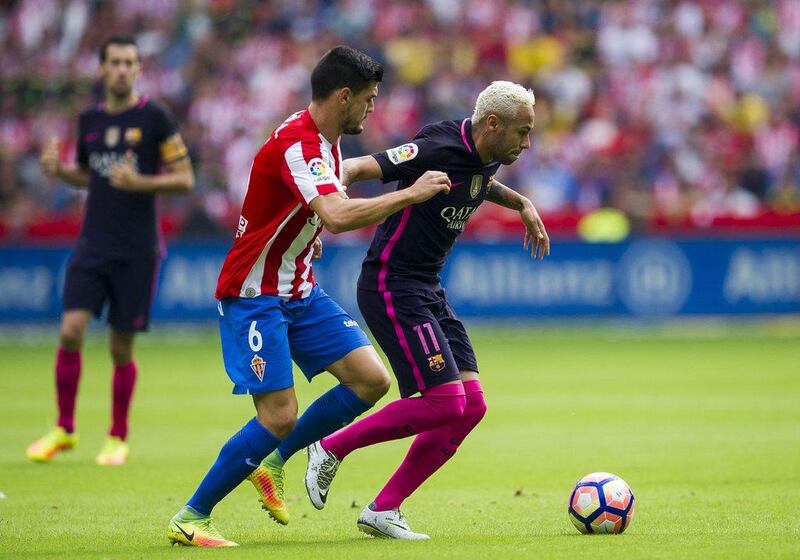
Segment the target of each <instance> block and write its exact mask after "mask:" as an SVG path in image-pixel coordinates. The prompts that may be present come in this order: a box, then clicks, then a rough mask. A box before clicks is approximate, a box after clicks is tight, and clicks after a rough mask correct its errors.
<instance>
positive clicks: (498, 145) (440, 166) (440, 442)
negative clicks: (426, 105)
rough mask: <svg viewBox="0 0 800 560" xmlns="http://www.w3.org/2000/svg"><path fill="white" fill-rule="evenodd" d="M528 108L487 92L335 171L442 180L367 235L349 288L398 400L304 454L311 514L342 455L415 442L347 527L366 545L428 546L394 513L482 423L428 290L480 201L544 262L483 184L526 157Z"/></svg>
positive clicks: (403, 180) (517, 96)
mask: <svg viewBox="0 0 800 560" xmlns="http://www.w3.org/2000/svg"><path fill="white" fill-rule="evenodd" d="M534 103H535V98H534V96H533V92H532V91H530V90H527V89H525V88H524V87H522V86H520V85H518V84H513V83H511V82H493V83H492V84H491V85H490V86H488V87H487V88H486V89H485V90H484V91H483V92H482V93H481V94H480V95H479V96H478V99H477V102H476V104H475V111H474V113H473V115H472V118H467V119H463V120H460V121H443V122H438V123H434V124H431V125H428V126H426V127H425V128H423V129H422V130H421V131H420V132H419V134H418V135H417V136H416V138H414V139H413V140H412V141H411V142H409V143H407V144H404V145H402V146H400V147H398V148H393V149H390V150H387V151H386V152H381V153H377V154H373V155H372V156H365V157H361V158H356V159H353V160H347V161H346V162H345V170H346V175H347V177H346V179H345V182H346V183H347V184H350V183H351V182H354V181H358V180H363V179H376V178H382V179H383V180H384V181H385V182H388V181H399V186H398V189H399V190H400V191H402V190H403V189H405V188H407V187H408V185H410V184H411V183H413V181H414V180H415V178H416V177H419V176H420V175H422V174H423V173H425V172H428V171H429V170H432V169H435V170H439V171H443V172H446V173H447V174H448V176H449V177H450V180H451V181H452V187H451V189H450V191H448V192H446V193H440V194H439V195H437V196H435V197H433V198H431V199H430V200H428V201H426V202H424V203H422V204H419V205H417V206H414V207H408V208H406V209H405V210H403V211H401V212H397V213H396V214H394V215H392V216H390V217H389V218H387V220H386V221H385V222H383V223H382V224H381V225H380V226H379V227H378V229H377V231H376V233H375V236H374V238H373V241H372V245H371V246H370V249H369V252H368V253H367V256H366V258H365V259H364V263H363V266H362V269H361V276H360V278H359V281H358V305H359V309H360V310H361V313H362V315H363V316H364V319H365V320H366V322H367V325H368V326H369V328H370V331H371V332H372V334H373V336H374V337H375V339H376V340H377V341H378V344H380V346H381V348H382V349H383V350H384V352H385V353H386V356H387V357H388V358H389V361H390V363H391V364H392V369H393V370H394V374H395V376H396V377H397V381H398V385H399V388H400V395H401V397H403V398H401V399H400V400H397V401H394V402H392V403H389V404H388V405H387V406H385V407H384V408H382V409H381V410H379V411H378V412H376V413H374V414H372V415H370V416H368V417H366V418H364V419H362V420H360V421H358V422H356V423H354V424H351V425H350V426H348V427H346V428H344V429H342V430H340V431H338V432H336V433H334V434H333V435H331V436H328V437H327V438H324V439H323V440H322V441H321V442H319V443H315V444H314V445H312V446H310V447H309V449H308V457H309V458H308V467H307V470H306V488H307V490H308V493H309V497H310V498H311V501H312V503H313V504H314V506H315V507H317V508H318V509H322V508H323V507H324V505H325V502H326V499H327V495H328V491H329V488H330V484H331V481H332V479H333V477H334V475H335V474H336V471H337V469H338V467H339V464H340V462H341V461H342V460H344V459H345V457H347V456H348V455H349V454H350V453H351V452H353V451H354V450H356V449H359V448H362V447H366V446H368V445H374V444H376V443H380V442H382V441H388V440H393V439H399V438H403V437H409V436H412V435H416V438H415V439H414V441H413V443H412V444H411V447H410V449H409V451H408V454H407V455H406V458H405V460H404V461H403V463H402V464H401V465H400V467H399V468H398V469H397V471H396V472H395V473H394V475H393V476H392V477H391V479H390V480H389V481H388V483H387V484H386V486H385V487H384V488H383V490H381V492H380V493H379V494H378V496H377V497H376V498H375V500H374V501H373V502H372V503H371V504H370V505H368V506H367V507H366V508H364V510H363V511H362V512H361V515H360V516H359V518H358V527H359V528H360V529H361V530H362V531H364V532H366V533H368V534H370V535H374V536H378V537H384V538H395V539H409V540H417V539H427V538H428V535H426V534H424V533H415V532H413V531H412V530H411V529H410V528H409V526H408V523H407V522H406V521H405V518H404V517H403V515H402V514H401V513H400V509H399V508H400V506H401V504H402V503H403V501H404V500H405V499H406V498H408V496H410V495H411V493H412V492H414V490H416V489H417V488H418V487H419V486H420V485H421V484H422V483H423V482H424V481H425V480H427V479H428V477H430V476H431V475H432V474H433V473H434V472H435V471H436V470H437V469H439V468H440V467H441V466H442V465H444V463H445V462H446V461H448V460H449V459H450V458H451V457H452V456H453V455H454V454H455V453H456V451H457V449H458V446H459V445H460V444H461V443H462V442H463V441H464V439H465V438H466V437H467V435H468V434H469V433H470V432H471V431H472V429H473V428H475V426H476V425H477V424H478V423H479V422H480V421H481V419H482V418H483V416H484V414H485V413H486V402H485V400H484V398H483V389H482V387H481V384H480V381H479V379H478V363H477V360H476V358H475V353H474V351H473V349H472V344H471V343H470V340H469V337H468V336H467V332H466V329H465V328H464V325H463V324H462V323H461V321H460V320H459V319H458V317H457V316H456V314H455V312H454V311H453V308H452V307H451V306H450V304H449V303H448V301H447V296H446V294H445V291H444V290H443V289H442V286H441V284H440V283H439V272H440V271H441V269H442V267H443V266H444V262H445V259H446V258H447V255H448V254H449V253H450V249H451V248H452V246H453V243H455V241H456V239H457V238H458V236H459V235H460V234H461V232H462V231H463V229H464V227H465V226H466V224H467V221H468V220H469V218H470V217H471V216H472V215H473V214H474V212H475V210H477V208H478V206H480V204H481V203H482V202H484V201H485V200H488V201H490V202H493V203H495V204H499V205H501V206H504V207H506V208H509V209H512V210H515V211H518V212H519V215H520V219H521V221H522V223H523V225H524V226H525V236H524V239H523V245H524V247H525V248H526V249H527V248H528V247H530V248H531V254H532V256H533V257H534V258H537V257H538V258H543V257H544V256H545V255H547V254H549V253H550V239H549V237H548V236H547V232H546V231H545V228H544V224H543V223H542V220H541V218H540V217H539V214H538V212H537V211H536V208H535V207H534V206H533V204H532V203H531V201H530V200H528V199H527V198H525V197H524V196H522V195H520V194H518V193H516V192H515V191H513V190H512V189H510V188H508V187H506V186H504V185H502V184H501V183H500V182H498V181H497V180H495V179H494V174H495V173H496V172H497V170H498V169H499V167H500V165H510V164H512V163H513V162H514V161H516V160H517V158H518V157H519V155H520V153H521V152H522V150H525V149H527V148H529V147H530V133H531V130H532V129H533V122H534V110H533V106H534ZM417 393H419V395H420V396H419V397H414V398H412V397H413V396H414V395H415V394H417ZM417 434H418V435H417Z"/></svg>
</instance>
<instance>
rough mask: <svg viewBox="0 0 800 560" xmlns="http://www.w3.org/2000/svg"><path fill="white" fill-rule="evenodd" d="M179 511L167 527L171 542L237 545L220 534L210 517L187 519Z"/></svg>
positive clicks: (192, 544)
mask: <svg viewBox="0 0 800 560" xmlns="http://www.w3.org/2000/svg"><path fill="white" fill-rule="evenodd" d="M181 513H183V512H181ZM181 513H178V514H177V515H176V516H175V517H173V518H172V519H171V520H170V522H169V527H168V528H167V538H168V539H169V542H171V543H172V544H179V545H182V546H204V547H227V546H239V545H238V544H237V543H235V542H233V541H229V540H228V539H226V538H225V537H223V536H222V535H221V534H220V532H219V531H218V530H217V528H216V527H214V524H213V523H212V522H211V517H203V518H200V519H189V518H186V517H182V516H181Z"/></svg>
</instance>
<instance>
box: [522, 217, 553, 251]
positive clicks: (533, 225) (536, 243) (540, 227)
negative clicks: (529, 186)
mask: <svg viewBox="0 0 800 560" xmlns="http://www.w3.org/2000/svg"><path fill="white" fill-rule="evenodd" d="M519 214H520V217H521V218H522V223H523V224H525V239H524V240H523V241H522V248H523V249H525V250H526V251H527V250H528V247H529V246H530V250H531V257H533V258H534V259H539V260H542V259H543V258H544V257H545V256H547V255H549V254H550V236H548V235H547V230H546V229H544V222H543V221H542V218H541V217H539V212H537V211H536V207H535V206H534V205H533V204H531V203H528V204H526V205H525V207H524V208H523V209H522V210H521V211H520V213H519Z"/></svg>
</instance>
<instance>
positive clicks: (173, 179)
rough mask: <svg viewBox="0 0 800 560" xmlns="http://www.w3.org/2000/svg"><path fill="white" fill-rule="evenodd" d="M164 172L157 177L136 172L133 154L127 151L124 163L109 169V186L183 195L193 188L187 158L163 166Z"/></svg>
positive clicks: (192, 179)
mask: <svg viewBox="0 0 800 560" xmlns="http://www.w3.org/2000/svg"><path fill="white" fill-rule="evenodd" d="M164 169H165V172H164V173H160V174H158V175H142V174H141V173H139V172H138V171H136V167H135V165H134V161H133V153H132V152H131V151H130V150H128V152H127V153H126V154H125V161H124V162H122V163H115V164H114V165H113V166H112V167H111V173H110V174H109V176H108V180H109V182H110V183H111V186H112V187H114V188H117V189H119V190H121V191H132V192H143V193H161V194H184V193H188V192H189V191H191V190H192V189H193V188H194V171H193V170H192V161H191V160H190V159H189V156H185V157H182V158H181V159H178V160H176V161H172V162H170V163H167V164H166V165H164Z"/></svg>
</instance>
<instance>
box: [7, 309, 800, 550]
mask: <svg viewBox="0 0 800 560" xmlns="http://www.w3.org/2000/svg"><path fill="white" fill-rule="evenodd" d="M789 327H790V328H785V325H784V328H780V329H775V328H773V327H770V326H764V325H750V326H744V327H733V326H727V327H722V328H719V329H716V330H715V329H712V330H710V331H709V330H707V329H705V328H697V329H695V328H692V327H691V326H690V327H689V330H685V329H684V328H683V327H682V326H677V327H673V328H664V327H661V328H645V327H629V328H621V329H620V328H605V327H592V328H587V329H581V328H578V327H574V328H567V329H554V328H548V327H541V328H535V329H531V328H514V329H511V328H491V327H488V326H484V327H480V328H475V329H473V331H472V334H473V341H474V343H475V347H476V350H477V353H478V358H479V362H480V364H481V369H482V379H483V384H484V388H485V390H486V394H487V400H488V402H489V413H488V415H487V417H486V419H485V420H484V422H483V423H482V424H481V425H480V426H479V427H478V429H477V430H476V431H475V432H474V433H473V434H472V435H471V436H470V438H468V439H467V441H466V442H465V443H464V445H463V446H462V447H461V449H460V451H459V453H458V454H457V455H456V456H455V458H454V459H453V460H452V461H451V462H450V463H448V464H447V465H446V466H445V467H444V468H443V469H442V470H441V471H440V472H438V473H437V474H436V475H435V476H434V477H433V478H432V479H431V480H429V481H428V483H427V484H426V485H425V486H423V487H422V488H421V489H420V490H419V491H418V492H417V494H415V495H414V496H412V497H411V499H409V500H408V501H407V502H406V504H405V506H404V512H405V513H406V515H407V517H408V518H409V521H410V523H411V526H412V528H413V529H415V530H418V531H424V532H427V533H430V535H431V537H432V539H431V540H430V541H428V542H417V543H407V542H387V541H377V540H373V539H370V538H367V537H365V536H363V535H361V534H360V533H359V532H358V531H357V529H356V526H355V521H356V518H357V516H358V513H359V511H360V509H361V508H362V507H363V506H364V505H365V504H366V503H368V502H369V501H370V500H371V499H372V498H373V496H374V495H375V493H376V492H377V490H378V489H379V488H380V487H381V485H382V484H383V482H384V481H385V480H386V478H387V477H388V476H389V474H390V473H391V472H392V470H393V469H394V468H395V466H396V465H397V464H398V463H399V462H400V460H401V458H402V455H403V453H404V452H405V449H406V448H407V445H408V441H402V442H392V443H387V444H383V445H381V446H377V447H372V448H368V449H364V450H361V451H358V452H356V453H354V454H353V455H351V457H350V458H348V460H347V461H346V462H345V463H344V464H343V466H342V468H341V470H340V471H339V475H338V477H337V479H336V482H335V483H334V486H333V488H332V490H331V495H330V499H329V502H328V507H327V508H326V509H325V510H324V511H322V512H318V511H316V510H314V509H313V507H312V506H311V504H310V503H309V502H308V499H307V497H306V495H305V490H304V487H303V482H302V476H303V472H304V469H305V457H304V456H302V454H300V455H298V456H296V457H295V458H294V459H292V460H291V461H290V463H289V465H288V486H287V492H288V500H289V501H288V503H289V507H290V511H291V513H292V516H293V517H292V521H291V523H290V525H289V526H288V527H280V526H278V525H276V524H274V523H273V522H272V521H271V520H269V519H268V518H267V516H266V515H265V514H264V513H263V512H262V511H261V510H260V509H259V507H258V503H257V502H256V496H255V492H254V490H253V489H252V487H250V485H249V483H245V484H243V485H242V486H240V487H239V488H238V489H237V490H236V491H235V492H234V493H233V494H231V495H230V496H229V497H228V498H227V499H225V500H224V501H223V502H222V503H221V504H220V505H219V506H218V507H217V508H216V510H215V511H214V517H215V519H216V521H217V525H218V527H219V528H220V530H221V531H222V532H223V534H224V535H226V536H227V537H228V538H230V539H233V540H235V541H237V542H239V543H240V544H241V545H242V546H241V547H239V548H238V549H229V550H217V551H209V550H197V549H179V548H177V547H175V548H171V547H170V546H169V543H168V542H167V539H166V537H165V529H166V525H167V522H168V520H169V518H170V517H171V516H172V515H173V514H174V513H175V511H176V510H177V509H178V508H179V507H180V506H181V505H183V503H184V501H185V500H186V499H187V498H188V496H189V495H190V494H191V493H192V492H193V491H194V489H195V486H196V485H197V483H198V482H199V480H200V478H201V477H202V476H203V474H204V473H205V471H206V470H207V468H208V467H209V466H210V464H211V462H212V461H213V459H214V458H215V457H216V454H217V452H218V450H219V447H220V445H221V444H222V443H223V442H224V441H225V440H226V439H227V438H228V437H229V436H230V434H231V433H233V432H234V431H235V430H238V428H239V427H240V426H241V425H242V424H243V423H244V422H245V421H246V420H247V419H248V418H249V417H251V416H252V412H253V410H252V405H251V403H250V401H249V399H248V398H246V397H235V396H232V395H230V394H229V393H230V385H229V382H228V380H227V377H226V376H225V374H224V373H223V371H222V368H221V358H220V351H219V343H218V341H217V337H216V334H215V333H214V332H213V331H202V332H195V333H189V334H188V335H186V334H183V335H180V334H179V333H175V332H173V331H170V330H159V331H157V332H155V333H151V334H148V335H145V336H143V337H142V338H140V339H139V344H138V348H137V357H138V363H139V371H140V374H139V375H140V377H139V386H138V389H137V394H136V396H135V399H134V408H133V415H132V430H131V436H130V443H131V450H132V456H131V460H130V463H129V464H128V465H126V466H124V467H120V468H109V467H106V468H102V467H97V466H95V465H94V462H93V460H94V455H95V454H96V453H97V451H98V449H99V447H100V445H101V443H102V441H103V438H104V435H105V431H106V429H107V427H108V421H109V415H110V413H109V407H110V370H111V367H110V365H109V358H108V355H107V352H106V349H105V336H104V335H102V334H100V333H97V334H95V335H93V336H92V337H91V338H90V340H89V342H88V344H87V347H86V351H85V353H84V376H83V379H82V381H81V387H80V394H79V398H78V416H77V420H78V432H79V434H80V436H81V444H80V445H79V447H78V448H77V449H76V450H75V451H73V452H71V453H69V454H64V455H61V456H59V457H57V458H56V460H55V461H54V462H53V463H51V464H49V465H37V464H32V463H29V462H28V461H27V460H26V459H25V457H24V449H25V446H26V445H27V444H28V443H29V441H31V440H32V439H34V438H35V437H38V436H40V435H41V434H42V433H44V431H45V430H46V429H48V428H49V427H50V425H51V423H52V422H53V421H54V419H55V412H54V397H53V378H52V363H53V354H54V346H53V343H54V339H55V332H54V331H53V332H49V334H50V335H51V336H48V337H44V338H41V337H40V338H39V339H37V340H36V341H34V342H30V343H28V344H22V343H21V341H23V340H24V338H23V337H21V336H18V335H14V336H12V335H9V336H6V335H7V334H8V333H6V334H4V335H3V336H2V337H0V491H1V492H2V493H3V497H2V498H0V556H3V557H8V558H33V557H37V558H58V559H62V558H78V557H81V558H98V559H99V558H148V559H149V558H201V557H202V558H211V557H212V556H214V557H215V558H253V559H256V558H258V559H264V558H280V559H281V560H283V559H291V558H303V559H310V558H319V559H337V558H343V559H347V560H355V559H361V558H382V559H387V558H425V559H427V558H437V559H444V558H454V559H456V558H457V559H467V558H479V559H486V558H489V559H492V558H495V559H506V558H610V557H618V558H670V559H671V558H703V559H705V558H770V559H773V558H798V557H800V521H798V519H800V518H798V509H797V506H798V504H800V328H798V327H797V325H796V324H794V325H793V324H792V323H789ZM331 379H332V378H331V377H330V376H327V375H322V376H320V377H319V378H318V379H316V380H315V381H314V383H313V384H311V385H309V384H307V383H306V382H305V381H304V380H303V379H302V377H299V376H298V377H297V383H298V385H297V389H298V394H299V399H300V403H301V410H302V409H303V407H304V406H305V405H307V404H308V403H309V402H310V401H311V399H312V398H314V397H315V396H316V395H318V394H320V393H321V392H322V391H323V390H324V389H326V388H327V387H329V386H330V385H331V384H332V382H331ZM395 396H396V390H394V389H393V391H392V393H390V396H389V397H387V399H388V398H394V397H395ZM384 402H385V401H384ZM598 470H604V471H610V472H613V473H615V474H618V475H619V476H621V477H622V478H624V479H625V480H626V481H627V482H628V483H629V484H630V485H631V487H632V488H633V491H634V493H635V495H636V514H635V516H634V519H633V523H632V525H631V527H630V528H629V530H628V532H626V533H625V534H624V535H621V536H606V535H601V536H583V535H580V534H578V532H577V531H576V530H575V529H574V528H573V527H572V525H571V524H570V522H569V521H568V519H567V514H566V507H567V506H566V503H567V498H568V495H569V492H570V491H571V489H572V485H573V484H574V483H575V481H576V480H578V479H579V478H580V477H581V476H583V475H585V474H587V473H589V472H592V471H598Z"/></svg>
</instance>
